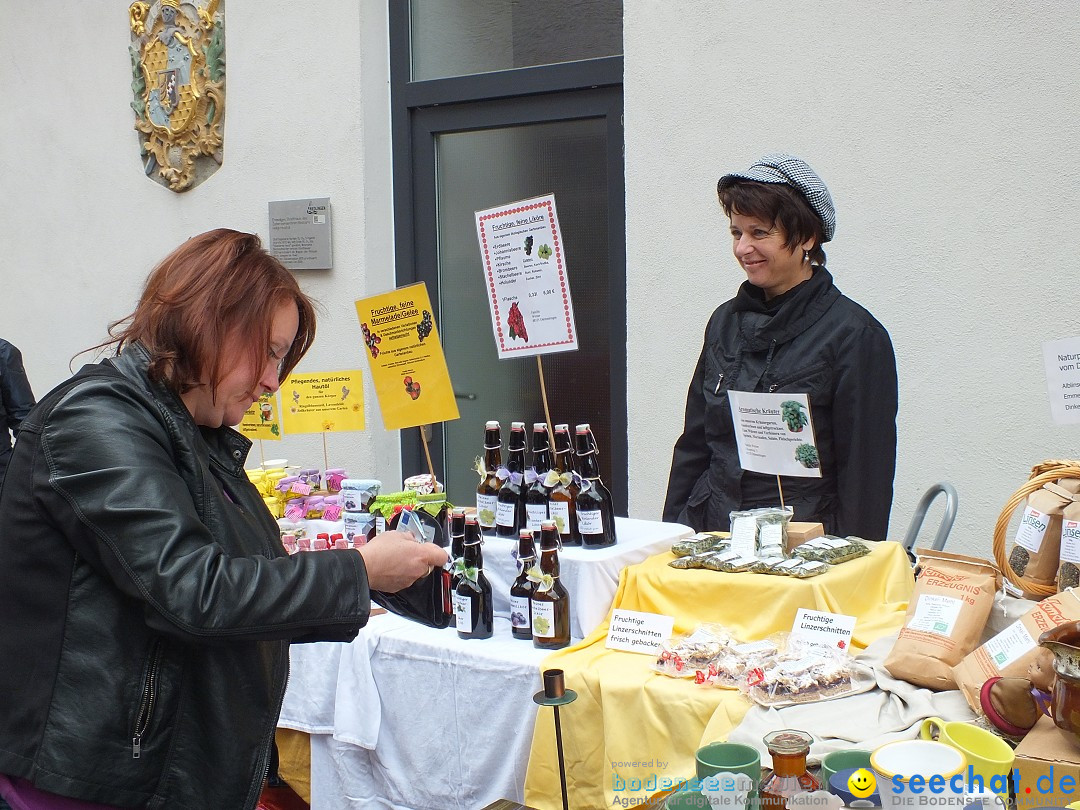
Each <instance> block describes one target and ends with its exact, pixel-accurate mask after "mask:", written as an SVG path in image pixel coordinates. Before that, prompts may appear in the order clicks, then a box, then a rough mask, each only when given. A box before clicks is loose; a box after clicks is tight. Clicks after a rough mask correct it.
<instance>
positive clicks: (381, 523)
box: [375, 515, 386, 534]
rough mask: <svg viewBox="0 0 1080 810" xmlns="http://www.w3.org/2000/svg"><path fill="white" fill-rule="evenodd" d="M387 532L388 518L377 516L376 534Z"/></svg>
mask: <svg viewBox="0 0 1080 810" xmlns="http://www.w3.org/2000/svg"><path fill="white" fill-rule="evenodd" d="M385 531H386V518H384V517H383V516H382V515H376V516H375V534H382V533H383V532H385Z"/></svg>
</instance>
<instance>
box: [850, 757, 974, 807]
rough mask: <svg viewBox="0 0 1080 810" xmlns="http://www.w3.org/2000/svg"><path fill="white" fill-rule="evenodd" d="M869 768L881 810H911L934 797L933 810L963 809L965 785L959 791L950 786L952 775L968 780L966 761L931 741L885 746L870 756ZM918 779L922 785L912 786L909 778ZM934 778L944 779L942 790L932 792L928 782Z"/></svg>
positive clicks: (961, 785)
mask: <svg viewBox="0 0 1080 810" xmlns="http://www.w3.org/2000/svg"><path fill="white" fill-rule="evenodd" d="M870 767H871V769H872V770H873V772H874V778H875V779H876V780H877V792H878V796H880V797H881V806H882V810H894V809H895V810H901V809H902V808H903V809H904V810H910V808H911V807H917V806H918V805H919V804H921V803H923V802H924V800H925V799H926V798H927V797H928V796H929V797H933V799H934V805H935V808H936V810H942V808H953V807H955V808H961V807H963V806H964V791H965V787H966V785H964V784H960V789H959V791H957V790H955V786H954V785H953V784H952V783H951V780H952V778H953V777H954V776H957V775H959V776H960V777H961V779H960V780H957V781H958V782H962V781H963V780H966V778H967V759H966V758H965V757H964V754H963V752H962V751H959V750H957V749H956V748H953V747H952V746H949V745H946V744H945V743H943V742H935V741H933V740H900V741H899V742H891V743H886V744H885V745H883V746H881V747H880V748H876V749H874V751H873V753H871V754H870ZM913 776H921V777H922V784H921V786H920V785H919V784H916V785H915V786H912V785H911V777H913ZM934 776H940V777H942V779H943V780H944V791H942V792H939V793H933V792H931V791H930V790H929V787H928V783H929V781H930V779H931V778H932V777H934Z"/></svg>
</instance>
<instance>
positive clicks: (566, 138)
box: [436, 118, 625, 504]
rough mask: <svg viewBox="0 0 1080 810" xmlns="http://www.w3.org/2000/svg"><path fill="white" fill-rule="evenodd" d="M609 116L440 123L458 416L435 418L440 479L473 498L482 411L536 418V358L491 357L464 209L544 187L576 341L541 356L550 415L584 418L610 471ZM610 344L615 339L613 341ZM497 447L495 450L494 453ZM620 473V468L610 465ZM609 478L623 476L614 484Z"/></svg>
mask: <svg viewBox="0 0 1080 810" xmlns="http://www.w3.org/2000/svg"><path fill="white" fill-rule="evenodd" d="M606 127H607V122H606V121H605V120H604V119H602V118H593V119H583V120H576V121H562V122H557V123H542V124H530V125H526V126H518V127H507V128H502V129H491V130H481V131H473V132H457V133H451V134H443V135H438V136H437V139H436V154H437V167H438V168H437V172H438V174H437V183H438V185H437V189H438V192H437V206H438V223H439V241H438V250H439V290H440V307H439V310H440V313H441V316H440V317H441V321H440V323H439V331H440V336H441V337H442V341H443V345H444V349H445V352H446V357H447V362H448V364H449V366H450V375H451V378H452V379H453V381H454V389H455V390H456V391H457V392H458V394H459V399H458V406H459V408H460V411H461V418H460V419H458V420H456V421H453V422H447V423H445V424H444V429H445V437H446V443H445V453H446V458H445V462H446V479H447V480H446V489H447V492H448V494H449V496H450V499H451V500H452V501H453V502H454V503H462V504H467V503H471V499H472V491H473V489H474V488H475V486H476V481H477V478H476V475H475V474H473V472H472V471H471V469H470V467H471V462H472V460H473V459H474V458H475V457H476V456H477V455H479V454H481V453H482V445H483V437H484V422H485V421H487V420H488V419H498V420H499V421H500V422H501V423H502V426H503V442H504V445H505V442H506V439H507V438H508V436H509V434H510V422H511V421H524V422H526V423H528V425H527V426H528V428H529V433H530V436H531V427H532V426H531V423H532V422H542V421H544V407H543V401H542V397H541V392H540V382H539V375H538V370H537V365H536V360H535V358H533V357H528V358H513V359H509V360H499V359H498V354H497V352H496V349H495V340H494V338H493V337H492V333H491V315H490V313H489V311H488V303H487V297H486V289H485V285H484V270H483V265H482V263H481V260H480V249H479V247H478V246H477V242H476V223H475V220H474V217H473V212H475V211H477V210H480V209H484V208H491V207H494V206H497V205H503V204H505V203H509V202H514V201H515V200H521V199H526V198H528V197H535V196H539V195H541V194H546V193H549V192H550V193H554V195H555V205H556V209H557V211H558V214H559V225H560V227H561V229H562V235H563V241H564V243H565V245H566V264H567V271H568V277H569V281H570V290H571V294H572V295H573V300H574V315H575V320H576V326H577V331H578V345H579V347H580V348H579V349H578V351H576V352H562V353H558V354H548V355H544V357H543V366H544V378H545V383H546V388H547V395H548V401H549V404H550V408H551V418H552V420H553V422H555V423H559V422H567V423H569V424H570V426H571V430H572V429H573V426H574V424H575V423H580V422H589V423H590V424H591V425H592V428H593V433H594V434H595V436H596V440H597V443H598V444H599V447H600V464H601V470H602V474H603V476H604V479H605V481H608V482H611V481H612V477H611V476H612V473H613V471H612V470H611V468H610V457H611V456H610V448H611V416H610V407H611V388H610V379H609V366H610V356H609V352H610V351H611V347H610V345H609V334H610V328H609V327H610V315H611V313H610V311H609V305H608V301H609V298H608V296H609V294H610V289H609V275H608V242H607V240H608V234H607V221H608V210H607V195H608V178H607V170H606V166H607V148H608V147H607V129H606ZM618 350H619V351H622V350H623V348H622V347H621V346H620V347H618ZM504 457H505V456H504ZM614 472H615V473H616V474H617V475H619V476H620V479H622V478H623V477H624V476H625V471H622V470H619V471H614ZM618 486H620V487H621V486H622V485H621V484H619V485H618Z"/></svg>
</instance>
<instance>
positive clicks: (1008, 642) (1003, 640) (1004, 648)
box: [983, 621, 1036, 670]
mask: <svg viewBox="0 0 1080 810" xmlns="http://www.w3.org/2000/svg"><path fill="white" fill-rule="evenodd" d="M983 646H984V647H985V648H986V654H987V655H989V656H990V660H991V661H993V662H994V666H996V667H997V668H998V670H1002V669H1004V668H1005V667H1007V666H1008V665H1009V664H1011V663H1012V662H1013V661H1015V660H1016V659H1018V658H1019V657H1020V656H1022V655H1023V654H1024V653H1027V652H1030V651H1031V650H1034V649H1035V646H1036V645H1035V639H1034V638H1032V635H1031V633H1030V632H1028V629H1027V628H1026V627H1024V623H1023V622H1019V621H1017V622H1013V623H1012V624H1010V625H1009V626H1008V627H1006V628H1005V629H1004V630H1002V631H1001V632H1000V633H998V634H997V635H996V636H994V637H993V638H992V639H990V640H989V641H988V642H986V644H984V645H983Z"/></svg>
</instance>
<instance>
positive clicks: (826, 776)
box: [821, 748, 870, 785]
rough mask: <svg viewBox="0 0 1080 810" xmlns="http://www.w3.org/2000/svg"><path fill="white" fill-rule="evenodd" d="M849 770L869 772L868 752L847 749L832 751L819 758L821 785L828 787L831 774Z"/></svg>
mask: <svg viewBox="0 0 1080 810" xmlns="http://www.w3.org/2000/svg"><path fill="white" fill-rule="evenodd" d="M849 768H851V769H854V768H866V769H867V770H870V752H869V751H863V750H861V749H858V748H848V749H846V750H844V751H832V752H830V753H828V754H826V755H825V756H823V757H822V758H821V784H823V785H828V784H829V780H830V779H832V777H833V774H835V773H838V772H839V771H846V770H848V769H849Z"/></svg>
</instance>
